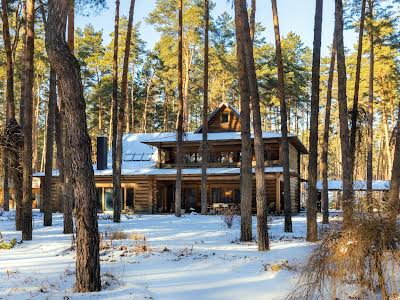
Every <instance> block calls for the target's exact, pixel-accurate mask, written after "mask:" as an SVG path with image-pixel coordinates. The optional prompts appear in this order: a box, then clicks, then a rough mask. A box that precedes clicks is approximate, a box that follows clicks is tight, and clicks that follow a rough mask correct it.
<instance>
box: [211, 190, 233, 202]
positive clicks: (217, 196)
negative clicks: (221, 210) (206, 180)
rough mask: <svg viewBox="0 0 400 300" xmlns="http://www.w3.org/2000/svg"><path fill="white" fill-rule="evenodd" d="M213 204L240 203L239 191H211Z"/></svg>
mask: <svg viewBox="0 0 400 300" xmlns="http://www.w3.org/2000/svg"><path fill="white" fill-rule="evenodd" d="M211 199H212V202H213V203H236V204H238V203H239V202H240V190H238V189H231V188H213V189H211Z"/></svg>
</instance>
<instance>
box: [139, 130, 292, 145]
mask: <svg viewBox="0 0 400 300" xmlns="http://www.w3.org/2000/svg"><path fill="white" fill-rule="evenodd" d="M281 137H282V134H281V133H279V132H263V138H264V139H274V138H281ZM289 137H294V135H289ZM202 138H203V135H202V134H201V133H186V134H185V135H184V138H183V139H184V141H185V142H200V141H201V140H202ZM251 138H254V134H253V133H252V134H251ZM207 140H208V141H224V140H241V133H240V132H237V131H231V132H212V133H208V135H207ZM143 142H144V143H148V144H155V143H174V142H176V133H175V132H165V133H163V134H161V135H159V136H154V137H148V138H143Z"/></svg>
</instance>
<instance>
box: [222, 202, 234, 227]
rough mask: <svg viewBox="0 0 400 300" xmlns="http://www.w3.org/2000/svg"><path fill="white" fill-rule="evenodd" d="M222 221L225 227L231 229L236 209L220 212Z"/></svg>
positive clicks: (229, 208) (225, 209) (230, 208)
mask: <svg viewBox="0 0 400 300" xmlns="http://www.w3.org/2000/svg"><path fill="white" fill-rule="evenodd" d="M220 214H221V218H222V221H223V222H224V223H225V225H226V227H228V228H232V225H233V222H234V221H235V218H236V215H237V209H236V208H235V207H232V206H230V207H228V208H224V209H221V210H220Z"/></svg>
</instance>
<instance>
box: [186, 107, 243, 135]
mask: <svg viewBox="0 0 400 300" xmlns="http://www.w3.org/2000/svg"><path fill="white" fill-rule="evenodd" d="M225 108H229V109H230V110H231V111H232V112H233V113H234V114H235V115H236V116H237V117H238V118H239V117H240V113H239V111H238V110H237V109H236V108H235V107H234V106H232V105H231V104H229V103H225V102H222V103H221V104H220V105H219V106H218V107H217V108H216V109H214V110H213V111H212V112H211V114H209V115H208V117H207V123H210V121H211V120H212V119H213V118H214V117H215V116H216V115H217V114H218V113H219V112H220V111H221V110H224V109H225ZM202 129H203V124H202V125H201V126H200V127H199V128H197V129H196V130H195V131H194V132H193V133H200V132H201V131H202Z"/></svg>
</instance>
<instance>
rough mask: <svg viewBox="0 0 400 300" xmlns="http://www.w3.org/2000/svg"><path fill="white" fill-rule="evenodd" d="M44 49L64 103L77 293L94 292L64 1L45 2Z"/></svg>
mask: <svg viewBox="0 0 400 300" xmlns="http://www.w3.org/2000/svg"><path fill="white" fill-rule="evenodd" d="M48 10H49V16H48V23H47V25H46V49H47V53H48V57H49V61H50V63H51V65H52V66H53V68H54V70H55V71H56V74H57V76H58V77H59V83H60V86H61V89H60V92H61V99H63V101H65V123H66V125H67V126H66V128H67V136H68V139H67V142H68V143H67V145H66V148H68V149H70V151H69V159H70V160H71V169H70V171H71V173H70V175H71V178H72V179H73V180H74V182H73V184H72V187H73V191H74V196H75V200H76V229H77V234H76V289H77V291H78V292H93V291H99V290H100V289H101V285H100V263H99V234H98V225H97V214H96V202H97V199H96V189H95V182H94V173H93V168H92V159H91V153H92V151H91V143H90V137H89V135H88V132H87V123H86V113H85V106H86V105H85V100H84V97H83V87H82V82H81V76H80V67H79V63H78V61H77V60H76V58H75V57H74V55H73V54H72V52H71V50H70V49H69V48H68V45H67V43H66V41H65V29H66V20H67V13H68V1H67V0H58V1H55V0H50V1H49V2H48Z"/></svg>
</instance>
